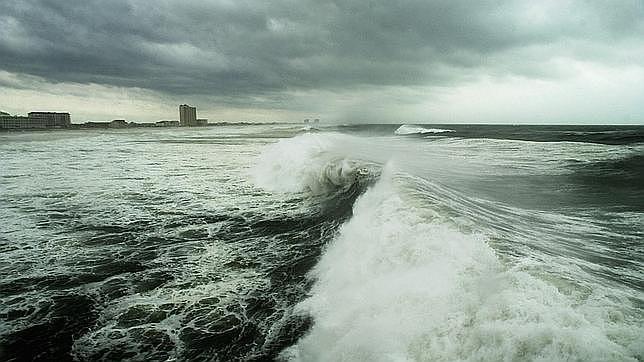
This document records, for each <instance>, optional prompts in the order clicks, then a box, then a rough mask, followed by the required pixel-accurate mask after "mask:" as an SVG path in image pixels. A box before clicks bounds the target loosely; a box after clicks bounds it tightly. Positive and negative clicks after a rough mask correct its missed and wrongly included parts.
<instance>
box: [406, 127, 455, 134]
mask: <svg viewBox="0 0 644 362" xmlns="http://www.w3.org/2000/svg"><path fill="white" fill-rule="evenodd" d="M445 132H454V130H453V129H443V128H424V127H420V126H413V125H408V124H403V125H402V126H400V127H398V129H397V130H396V131H395V132H394V133H395V134H397V135H407V134H424V133H445Z"/></svg>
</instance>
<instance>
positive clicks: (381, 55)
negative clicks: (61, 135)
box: [0, 0, 644, 124]
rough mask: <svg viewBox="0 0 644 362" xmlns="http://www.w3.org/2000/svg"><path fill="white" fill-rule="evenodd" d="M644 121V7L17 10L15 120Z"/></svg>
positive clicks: (589, 0)
mask: <svg viewBox="0 0 644 362" xmlns="http://www.w3.org/2000/svg"><path fill="white" fill-rule="evenodd" d="M180 103H189V104H193V105H196V106H197V107H198V116H199V117H204V118H209V119H210V121H211V122H212V121H218V120H232V121H235V120H257V121H267V120H283V121H300V120H301V119H303V118H322V120H324V121H329V122H342V123H349V122H374V123H377V122H394V123H403V122H407V123H413V122H415V123H454V122H466V123H564V124H572V123H575V124H583V123H636V124H642V123H644V0H578V1H575V0H553V1H549V0H538V1H534V0H530V1H522V0H517V1H505V0H490V1H469V0H468V1H460V0H440V1H432V0H398V1H391V0H382V1H380V0H378V1H368V0H348V1H324V0H283V1H282V0H277V1H245V0H221V1H220V0H109V1H106V0H1V1H0V110H4V111H7V112H10V113H19V114H24V113H27V112H28V111H31V110H56V111H69V112H71V113H72V118H73V120H74V121H75V122H83V121H86V120H89V119H91V120H111V119H115V118H126V119H128V120H140V121H156V120H159V119H176V118H177V117H178V111H177V107H178V104H180Z"/></svg>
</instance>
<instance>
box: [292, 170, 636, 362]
mask: <svg viewBox="0 0 644 362" xmlns="http://www.w3.org/2000/svg"><path fill="white" fill-rule="evenodd" d="M526 263H528V264H530V262H529V261H526ZM530 270H533V268H532V266H531V265H524V264H523V263H518V264H516V265H510V266H508V265H504V264H503V263H502V262H501V261H500V260H499V259H498V258H497V257H496V256H495V253H494V251H493V250H492V249H491V248H490V247H489V246H488V245H487V244H486V236H485V235H482V234H476V233H464V232H461V231H459V230H458V228H457V227H456V225H454V224H452V223H450V222H448V221H447V220H446V219H444V218H443V217H442V216H441V215H440V214H438V213H437V212H434V211H432V210H425V209H422V210H421V209H418V208H416V207H414V206H413V205H411V204H410V202H409V201H408V200H406V199H405V195H404V194H403V193H401V191H400V190H399V188H398V186H397V179H396V178H395V177H392V176H391V173H389V172H385V175H384V176H383V178H382V179H381V181H379V183H378V184H377V185H376V186H375V187H373V188H372V189H370V190H368V191H367V192H366V193H365V194H364V195H363V196H362V197H361V198H360V199H359V200H358V201H357V202H356V204H355V206H354V216H353V217H352V219H351V220H350V221H348V222H347V223H346V224H345V225H344V226H343V227H342V229H341V231H340V233H339V236H338V237H337V239H336V240H335V241H334V242H333V243H332V244H331V245H329V247H328V249H327V250H326V252H325V253H324V255H323V257H322V259H321V260H320V262H319V264H318V265H317V266H316V267H315V269H314V271H313V272H312V277H314V278H315V281H316V282H315V285H314V287H313V289H312V291H311V295H310V297H309V298H308V299H306V300H305V301H304V302H302V303H301V304H300V305H299V310H300V311H301V312H302V313H306V314H310V315H312V316H313V318H314V325H313V327H312V329H311V330H310V332H309V333H308V334H307V335H306V336H305V337H304V338H302V339H301V340H300V341H299V342H298V343H297V344H296V345H295V346H293V347H291V348H289V349H287V350H286V351H284V352H283V354H282V357H283V358H287V359H292V360H301V361H319V360H322V361H357V360H360V361H422V360H442V361H451V360H486V361H488V360H489V361H500V360H506V361H510V360H542V361H550V360H570V359H574V360H584V361H591V360H596V361H605V360H626V361H628V360H631V361H635V360H637V359H638V358H641V357H642V352H643V351H642V348H643V347H642V346H643V344H642V336H643V335H644V334H643V332H644V331H643V330H642V326H641V321H638V320H636V319H635V320H633V319H632V318H631V317H627V315H629V313H628V309H629V308H631V307H630V304H629V302H628V300H627V299H626V298H624V297H621V296H620V295H618V294H610V293H609V292H606V291H605V290H604V289H602V288H601V287H600V286H598V285H591V286H584V287H582V286H575V287H573V288H572V289H568V290H567V291H565V292H564V291H563V289H562V290H560V289H558V288H557V287H555V286H554V285H553V284H551V283H548V282H547V281H545V280H543V279H542V278H539V277H538V275H534V274H535V273H532V272H530ZM606 293H609V294H610V295H606ZM632 314H633V313H632V309H631V311H630V315H632ZM629 318H630V319H629Z"/></svg>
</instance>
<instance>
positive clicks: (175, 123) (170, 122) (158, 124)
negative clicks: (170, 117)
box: [155, 121, 181, 127]
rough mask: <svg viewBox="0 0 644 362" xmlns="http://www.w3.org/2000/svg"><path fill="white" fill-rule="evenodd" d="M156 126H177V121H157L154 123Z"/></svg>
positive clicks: (178, 124)
mask: <svg viewBox="0 0 644 362" xmlns="http://www.w3.org/2000/svg"><path fill="white" fill-rule="evenodd" d="M155 124H156V126H157V127H179V126H180V125H181V124H180V123H179V121H159V122H157V123H155Z"/></svg>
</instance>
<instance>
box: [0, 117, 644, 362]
mask: <svg viewBox="0 0 644 362" xmlns="http://www.w3.org/2000/svg"><path fill="white" fill-rule="evenodd" d="M275 359H277V360H294V361H524V360H532V361H642V360H644V127H641V126H640V127H638V126H622V127H613V126H593V127H587V126H474V125H458V126H457V125H440V126H436V125H432V126H428V125H425V126H416V125H403V126H401V125H353V126H317V125H315V127H311V126H307V127H303V125H292V124H291V125H288V124H281V125H280V124H276V125H238V126H235V125H228V126H219V127H208V128H187V129H186V128H165V129H156V128H155V129H149V128H141V129H129V130H74V131H50V132H5V133H0V360H2V361H30V360H35V361H69V360H78V361H119V360H131V361H236V360H275Z"/></svg>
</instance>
